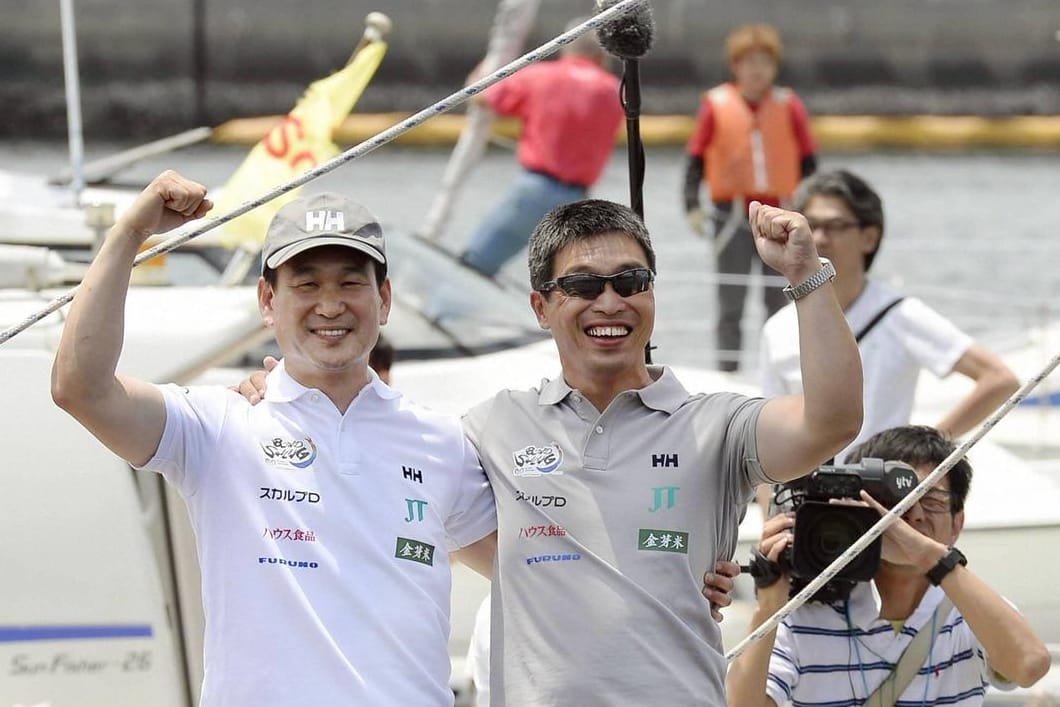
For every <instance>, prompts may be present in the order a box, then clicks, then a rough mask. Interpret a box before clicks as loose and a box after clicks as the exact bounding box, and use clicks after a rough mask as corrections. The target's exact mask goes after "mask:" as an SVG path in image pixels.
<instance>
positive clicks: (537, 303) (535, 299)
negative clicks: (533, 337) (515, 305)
mask: <svg viewBox="0 0 1060 707" xmlns="http://www.w3.org/2000/svg"><path fill="white" fill-rule="evenodd" d="M547 305H548V302H547V301H546V300H545V295H543V294H541V293H540V292H538V291H537V290H534V291H533V292H531V293H530V309H532V310H534V316H535V317H537V325H538V326H539V327H541V328H542V329H551V328H552V325H550V324H549V323H548V313H547V311H546V308H547Z"/></svg>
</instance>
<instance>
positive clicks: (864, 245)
mask: <svg viewBox="0 0 1060 707" xmlns="http://www.w3.org/2000/svg"><path fill="white" fill-rule="evenodd" d="M881 235H882V234H881V232H880V227H879V226H865V227H864V228H862V229H861V252H862V253H864V254H865V255H868V254H869V253H875V252H876V251H877V250H878V249H879V247H880V236H881Z"/></svg>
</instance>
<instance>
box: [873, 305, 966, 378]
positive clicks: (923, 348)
mask: <svg viewBox="0 0 1060 707" xmlns="http://www.w3.org/2000/svg"><path fill="white" fill-rule="evenodd" d="M897 310H898V311H896V312H895V314H897V315H898V317H897V318H898V319H900V320H901V321H900V322H894V324H895V326H893V327H888V331H891V332H895V333H897V335H899V336H900V337H901V340H902V345H903V346H904V347H905V349H906V351H908V352H909V355H910V356H912V357H913V358H914V359H915V360H916V361H917V362H919V363H920V365H921V366H922V367H924V368H926V369H928V370H929V371H931V372H932V373H934V374H935V375H936V376H938V377H939V378H942V377H944V376H947V375H949V374H950V372H952V371H953V367H954V366H955V365H957V361H959V360H960V358H961V356H963V355H964V353H965V352H966V351H967V350H968V349H969V348H970V347H971V345H972V338H971V337H970V336H968V335H967V334H965V333H964V332H962V331H961V330H960V329H958V328H957V326H956V325H955V324H954V323H953V322H951V321H950V320H948V319H946V318H945V317H943V316H942V315H941V314H939V313H938V312H936V311H935V310H933V309H931V308H930V307H928V306H927V305H926V304H924V303H923V302H922V301H920V300H918V299H916V298H915V297H909V298H906V299H905V300H903V302H902V303H901V304H900V305H898V307H897Z"/></svg>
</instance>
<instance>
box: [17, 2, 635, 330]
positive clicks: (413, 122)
mask: <svg viewBox="0 0 1060 707" xmlns="http://www.w3.org/2000/svg"><path fill="white" fill-rule="evenodd" d="M646 4H647V0H622V2H619V3H618V4H616V5H612V6H611V7H610V8H608V9H607V10H603V11H601V12H600V13H599V14H596V15H594V16H593V17H591V18H589V19H588V20H586V21H585V22H583V23H581V24H580V25H578V26H577V27H574V28H573V29H571V30H568V31H567V32H564V33H563V34H561V35H559V36H558V37H556V38H555V39H553V40H551V41H549V42H546V43H545V44H542V45H541V46H539V47H538V48H536V49H534V50H532V51H529V52H527V53H526V54H523V55H522V56H521V57H519V58H517V59H515V60H513V61H512V62H510V63H508V64H506V65H504V66H502V67H501V68H500V69H497V70H496V71H494V72H493V73H492V74H489V75H488V76H485V77H483V78H482V79H479V80H478V81H476V82H474V83H473V84H471V85H470V86H465V87H464V88H462V89H460V90H459V91H456V92H455V93H452V94H450V95H449V96H447V97H445V98H443V99H442V100H440V101H438V102H437V103H435V104H434V105H432V106H428V107H427V108H424V109H423V110H421V111H420V112H418V113H416V114H414V115H411V116H409V117H408V118H406V119H405V120H403V121H401V122H400V123H397V124H395V125H393V126H391V127H389V128H387V129H386V130H384V131H383V132H381V133H379V134H377V135H375V136H374V137H370V138H368V139H367V140H365V141H363V142H361V143H359V144H357V145H354V146H353V147H351V148H350V149H348V150H346V151H345V152H343V153H342V154H340V155H336V156H335V157H333V158H332V159H330V160H328V161H327V162H324V163H323V164H321V165H319V166H317V167H314V168H313V169H311V170H309V171H308V172H305V173H303V174H302V175H300V176H298V177H295V178H294V179H292V180H290V181H288V182H285V183H284V184H281V185H279V186H277V187H275V188H274V189H272V190H271V191H268V192H266V193H265V194H263V195H261V196H259V197H258V198H256V199H250V200H248V201H245V202H243V203H242V204H241V205H239V206H237V207H235V208H234V209H232V210H231V211H229V212H228V213H226V214H222V215H221V216H218V217H216V218H214V219H211V220H209V221H207V222H206V223H204V224H202V225H200V226H197V227H196V228H194V229H192V230H189V231H185V232H182V233H178V234H176V235H174V236H172V237H170V238H168V239H167V240H165V241H163V242H161V243H159V244H158V245H156V246H154V247H152V248H148V249H147V250H145V251H143V252H142V253H140V254H139V255H138V256H136V260H134V261H133V265H134V266H136V265H139V264H141V263H143V262H144V261H146V260H150V259H151V258H153V257H155V256H156V255H161V254H163V253H168V252H169V251H171V250H173V249H174V248H177V247H179V246H181V245H183V244H185V243H187V242H188V241H190V240H191V239H193V238H197V237H198V236H201V235H202V234H204V233H206V232H208V231H211V230H213V229H215V228H217V227H218V226H222V225H224V224H226V223H228V222H229V221H231V220H233V219H235V218H237V217H239V216H242V215H243V214H245V213H247V212H248V211H250V210H251V209H255V208H257V207H258V206H261V205H262V204H265V203H267V202H269V201H272V200H273V199H275V198H276V197H278V196H281V195H283V194H286V193H287V192H289V191H291V190H292V189H297V188H298V187H300V186H302V185H303V184H307V183H308V182H311V181H312V180H314V179H316V178H317V177H321V176H323V175H325V174H328V173H329V172H332V171H334V170H335V169H337V168H338V167H341V166H342V165H344V164H346V163H347V162H353V161H354V160H357V159H360V158H361V157H364V156H365V155H367V154H368V153H370V152H372V151H374V150H375V149H376V148H379V147H382V146H383V145H385V144H387V143H388V142H390V141H392V140H393V139H394V138H396V137H398V136H399V135H402V134H403V133H406V132H408V131H409V130H411V129H412V128H415V127H416V126H418V125H420V124H422V123H424V122H426V121H427V120H429V119H430V118H433V117H434V116H436V115H440V114H442V113H446V112H448V111H450V110H452V109H453V108H455V107H456V106H458V105H460V104H461V103H463V102H464V101H466V100H468V99H469V98H471V97H472V96H474V95H475V94H477V93H481V92H482V91H483V90H485V89H487V88H489V87H490V86H492V85H493V84H495V83H497V82H498V81H501V80H502V79H505V78H507V77H508V76H511V75H512V74H514V73H515V72H517V71H520V70H521V69H524V68H526V67H527V66H529V65H530V64H533V63H534V62H535V61H539V60H541V59H543V58H545V57H547V56H549V55H551V54H554V53H555V52H556V51H558V50H559V49H560V47H563V46H564V45H567V44H570V43H571V42H573V41H574V40H575V39H577V38H578V37H580V36H581V35H583V34H585V33H587V32H591V31H593V30H595V29H598V28H599V27H600V26H601V25H606V24H608V23H610V22H612V21H613V20H615V19H617V18H619V17H622V16H625V15H628V14H630V13H632V12H633V11H634V10H637V9H638V8H640V7H642V6H643V5H646ZM77 290H78V288H77V287H74V288H72V289H71V290H69V291H68V292H66V293H65V294H63V295H61V296H59V297H56V298H55V299H53V300H52V301H51V302H50V303H49V304H48V305H47V306H46V307H44V308H43V309H41V310H40V311H38V312H35V313H33V314H31V315H29V316H28V317H26V318H25V319H24V320H22V321H21V322H19V323H18V324H15V325H14V326H12V327H10V328H8V329H5V330H4V331H3V332H0V345H2V344H3V343H5V342H6V341H8V340H9V339H11V338H12V337H13V336H15V335H17V334H18V333H19V332H22V331H24V330H26V329H28V328H29V327H31V326H33V325H34V324H36V323H37V322H39V321H40V320H42V319H44V318H45V317H47V316H48V315H49V314H52V313H53V312H56V311H58V310H59V309H60V308H62V307H63V306H65V305H67V304H69V303H70V302H72V301H73V299H74V295H75V294H76V293H77Z"/></svg>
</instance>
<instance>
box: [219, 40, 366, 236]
mask: <svg viewBox="0 0 1060 707" xmlns="http://www.w3.org/2000/svg"><path fill="white" fill-rule="evenodd" d="M386 47H387V45H386V43H385V42H381V41H377V42H371V43H369V44H368V45H367V46H365V47H363V48H362V49H360V51H358V52H357V54H356V55H355V56H354V57H353V58H352V59H351V60H350V62H349V63H348V64H346V66H345V67H343V68H342V69H340V70H338V71H336V72H335V73H333V74H331V75H330V76H328V77H327V78H323V79H320V80H319V81H314V82H313V83H312V84H310V85H309V88H307V89H306V92H305V94H304V95H303V96H302V98H301V99H300V100H299V101H298V103H297V104H296V105H295V107H294V108H293V109H292V110H291V112H290V113H288V114H287V116H286V117H285V118H284V119H283V120H282V121H281V122H279V123H278V124H277V125H276V126H275V127H273V128H272V130H270V131H269V132H268V134H266V135H265V137H263V138H262V139H261V142H259V143H258V144H257V145H255V146H254V148H253V149H252V150H251V151H250V154H248V155H247V157H246V159H245V160H243V163H242V164H241V165H240V166H239V168H238V169H237V170H236V171H235V172H234V173H233V174H232V176H231V177H230V178H229V179H228V182H227V183H226V184H225V186H224V190H223V191H222V192H221V195H220V196H219V198H218V199H217V200H216V204H215V205H214V209H213V212H212V213H213V214H214V215H216V214H223V213H226V212H228V211H230V210H232V209H233V208H235V207H237V206H239V205H240V204H242V203H244V202H246V201H248V200H250V199H253V198H255V197H258V196H260V195H262V194H263V193H265V192H267V191H268V190H270V189H272V188H274V187H276V186H278V185H280V184H283V183H284V182H287V181H289V180H291V179H293V178H294V177H297V176H298V175H299V174H302V173H303V172H305V171H306V170H309V169H312V168H313V167H315V166H316V165H318V164H320V163H321V162H324V161H326V160H328V159H330V158H332V157H334V156H335V155H337V154H338V153H339V148H338V146H337V145H335V143H334V142H333V141H332V139H331V135H332V131H333V130H334V129H335V128H336V127H338V126H339V125H340V124H341V123H342V121H344V120H345V119H346V116H347V115H349V113H350V111H351V110H353V106H354V105H355V104H356V103H357V99H359V98H360V97H361V93H362V92H363V91H364V89H365V87H366V86H367V85H368V82H369V81H370V80H371V79H372V76H373V75H374V74H375V70H376V69H377V68H378V67H379V63H380V62H381V61H382V60H383V55H384V54H386ZM297 192H298V189H294V190H292V191H290V192H288V193H286V194H284V195H283V196H281V197H278V198H276V199H273V200H272V201H270V202H269V203H267V204H264V205H262V206H259V207H258V208H256V209H254V210H252V211H249V212H248V213H246V214H243V215H242V216H240V217H239V218H237V219H235V220H233V221H231V222H229V223H227V224H225V225H224V227H223V231H222V233H221V239H220V240H221V243H222V244H223V245H225V246H226V247H229V248H234V247H237V246H238V247H241V248H245V249H247V250H254V251H256V250H257V249H258V247H259V246H260V245H261V242H262V240H263V239H264V238H265V229H266V227H267V226H268V225H269V221H271V220H272V217H273V215H274V214H275V213H276V212H277V211H278V210H279V208H280V207H281V206H283V205H284V204H285V203H287V202H288V201H291V200H292V199H294V198H295V196H296V195H297Z"/></svg>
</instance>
